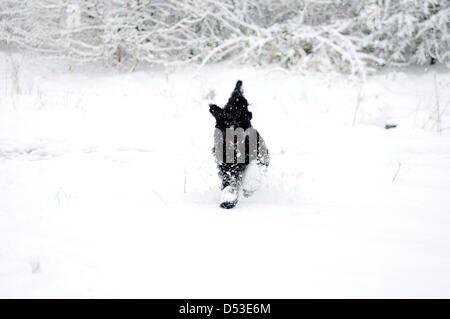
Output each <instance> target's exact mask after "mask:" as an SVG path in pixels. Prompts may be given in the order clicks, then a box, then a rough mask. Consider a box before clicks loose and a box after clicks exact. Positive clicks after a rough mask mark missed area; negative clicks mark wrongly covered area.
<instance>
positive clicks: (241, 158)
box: [209, 81, 269, 208]
mask: <svg viewBox="0 0 450 319" xmlns="http://www.w3.org/2000/svg"><path fill="white" fill-rule="evenodd" d="M209 111H210V112H211V114H212V115H213V116H214V118H215V119H216V131H215V136H214V148H213V154H214V155H215V157H216V162H217V166H218V169H219V177H220V178H221V180H222V199H221V204H220V206H221V207H222V208H233V207H234V206H235V205H236V204H237V202H238V195H239V191H240V188H241V185H242V182H243V179H247V177H246V176H245V175H246V171H247V169H248V167H249V165H256V166H257V167H267V166H268V165H269V152H268V150H267V147H266V146H265V143H264V140H263V139H262V137H261V135H259V133H258V131H256V130H255V129H254V128H253V127H252V124H251V122H250V120H251V119H252V113H251V112H250V111H249V110H248V102H247V100H246V99H245V97H244V95H243V90H242V81H237V83H236V87H235V89H234V91H233V93H232V94H231V97H230V98H229V100H228V103H227V104H226V105H225V107H224V108H220V107H218V106H217V105H215V104H210V105H209ZM253 191H254V190H251V189H245V187H244V189H243V194H244V196H249V195H251V193H252V192H253Z"/></svg>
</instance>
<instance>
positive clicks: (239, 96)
mask: <svg viewBox="0 0 450 319" xmlns="http://www.w3.org/2000/svg"><path fill="white" fill-rule="evenodd" d="M247 106H248V102H247V100H246V99H245V97H244V90H243V89H242V81H241V80H238V81H237V82H236V86H235V87H234V90H233V93H231V96H230V98H229V100H228V103H227V105H225V108H226V109H227V108H241V107H243V108H245V109H246V108H247Z"/></svg>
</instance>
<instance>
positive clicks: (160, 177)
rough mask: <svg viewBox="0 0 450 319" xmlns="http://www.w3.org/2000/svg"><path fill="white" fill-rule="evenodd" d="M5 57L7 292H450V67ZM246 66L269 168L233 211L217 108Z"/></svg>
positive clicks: (2, 148)
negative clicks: (106, 63)
mask: <svg viewBox="0 0 450 319" xmlns="http://www.w3.org/2000/svg"><path fill="white" fill-rule="evenodd" d="M0 60H1V62H0V297H6V298H9V297H44V298H46V297H62V298H64V297H87V298H92V297H94V298H95V297H158V298H197V297H198V298H200V297H202V298H206V297H209V298H216V297H222V298H229V297H234V298H246V297H247V298H263V297H264V298H278V297H285V298H301V297H311V298H314V297H386V298H390V297H447V298H449V297H450V130H449V129H450V112H449V111H448V110H449V109H450V74H449V72H448V70H446V69H442V68H439V67H436V68H432V69H429V70H423V69H408V70H400V71H399V70H397V71H394V70H392V71H390V72H383V73H380V74H377V75H374V76H371V77H369V78H368V79H367V82H366V83H364V84H361V83H358V82H355V81H353V82H352V81H349V80H347V79H346V78H345V77H344V76H332V75H327V76H319V75H293V74H287V73H286V72H285V71H282V70H280V69H267V68H265V69H254V68H247V67H234V68H231V67H228V66H214V67H207V68H205V69H203V70H202V71H201V72H200V73H199V74H198V75H197V76H195V77H193V76H192V75H193V74H194V73H195V70H184V71H178V72H172V73H165V72H162V71H152V70H146V71H143V70H141V71H137V72H134V73H119V72H112V71H108V72H107V71H100V70H99V69H91V70H87V69H84V70H80V69H79V68H75V69H72V70H69V68H68V67H67V65H65V64H63V63H53V62H51V61H42V60H36V59H29V58H21V57H20V56H13V57H12V60H11V57H9V56H7V55H5V54H2V56H1V59H0ZM11 61H13V62H14V63H11ZM13 64H15V65H16V71H18V72H15V71H14V67H13ZM435 76H436V82H435ZM237 79H241V80H243V82H244V91H245V94H246V96H247V99H248V100H249V102H250V103H251V106H250V110H251V111H252V112H253V115H254V120H253V125H254V126H255V127H256V128H257V129H258V130H259V131H260V132H261V134H262V135H263V137H264V139H265V140H266V142H267V145H268V147H269V149H270V151H271V166H270V169H269V173H268V176H267V177H266V178H265V181H264V185H263V187H262V188H261V189H260V190H259V191H258V192H257V193H256V194H255V195H254V196H253V197H251V198H249V199H242V200H241V201H240V203H239V204H238V206H237V207H236V208H235V209H233V210H223V209H221V208H219V207H218V201H219V198H220V192H219V189H218V185H219V180H218V177H217V174H216V169H215V164H214V160H213V157H212V155H211V147H212V143H213V127H214V119H213V118H212V116H211V115H210V114H209V112H208V103H211V102H215V103H217V104H219V105H223V104H224V103H225V102H226V100H227V99H228V96H229V94H230V93H231V90H232V89H233V87H234V84H235V81H236V80H237ZM436 93H437V95H438V99H436ZM358 95H359V96H360V99H359V100H360V103H359V108H358V110H357V117H356V125H355V126H352V123H353V117H354V110H355V107H356V105H357V101H358ZM436 101H439V112H440V114H441V116H440V122H439V119H438V116H437V105H436ZM446 111H447V112H446ZM386 123H394V124H398V127H397V128H396V129H390V130H386V129H384V125H385V124H386ZM439 123H440V124H439ZM439 125H440V127H441V128H442V130H441V132H439ZM440 133H441V134H440Z"/></svg>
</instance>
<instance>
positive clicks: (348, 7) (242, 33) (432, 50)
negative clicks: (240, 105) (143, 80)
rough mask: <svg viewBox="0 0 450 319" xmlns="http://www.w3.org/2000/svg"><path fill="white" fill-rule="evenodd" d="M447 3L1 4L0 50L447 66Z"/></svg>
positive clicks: (97, 0) (353, 66) (326, 65)
mask: <svg viewBox="0 0 450 319" xmlns="http://www.w3.org/2000/svg"><path fill="white" fill-rule="evenodd" d="M449 28H450V0H335V1H332V0H259V1H258V0H221V1H217V0H122V1H119V0H110V1H107V0H80V1H71V0H1V1H0V45H1V46H3V47H8V46H14V47H19V48H23V49H27V50H30V51H36V52H41V53H44V54H48V55H54V56H57V57H59V58H64V59H69V60H72V61H77V62H81V63H84V62H90V61H98V60H101V61H104V62H105V63H108V64H110V65H112V66H122V67H129V68H134V67H135V66H136V65H137V64H138V63H149V64H152V65H161V66H179V65H185V64H198V65H204V64H206V63H214V62H219V61H225V60H226V61H236V62H239V63H247V64H254V65H267V64H275V65H279V66H282V67H285V68H289V69H298V70H305V69H308V70H311V69H313V70H318V71H325V72H327V71H330V70H338V71H341V72H347V73H351V74H355V75H358V74H363V73H364V74H365V73H366V72H367V70H370V69H376V68H381V67H383V66H386V65H411V64H422V65H423V64H434V63H442V64H446V65H447V66H450V33H449Z"/></svg>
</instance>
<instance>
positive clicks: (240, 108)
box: [209, 81, 252, 130]
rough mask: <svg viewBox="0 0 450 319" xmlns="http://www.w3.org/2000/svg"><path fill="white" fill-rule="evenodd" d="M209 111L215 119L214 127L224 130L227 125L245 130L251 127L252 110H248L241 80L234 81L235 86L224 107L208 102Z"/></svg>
mask: <svg viewBox="0 0 450 319" xmlns="http://www.w3.org/2000/svg"><path fill="white" fill-rule="evenodd" d="M209 112H210V113H211V114H212V115H213V116H214V118H215V119H216V128H218V129H221V130H225V129H226V128H229V127H234V128H238V127H240V128H243V129H244V130H246V129H248V128H249V127H251V126H252V125H251V122H250V120H251V119H252V112H250V111H249V110H248V102H247V100H246V99H245V97H244V92H243V90H242V81H237V82H236V87H235V88H234V90H233V93H231V96H230V98H229V99H228V102H227V104H226V105H225V106H224V108H220V107H218V106H217V105H215V104H210V105H209Z"/></svg>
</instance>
